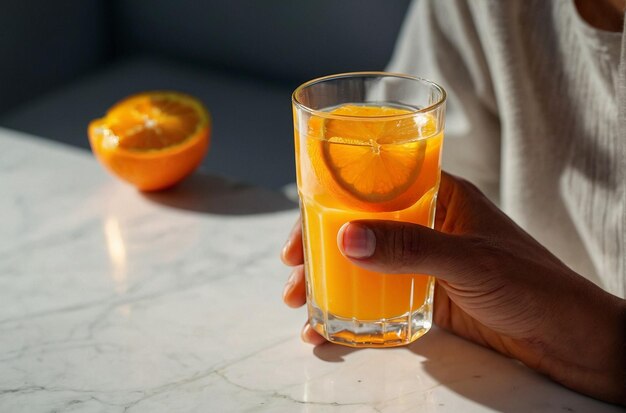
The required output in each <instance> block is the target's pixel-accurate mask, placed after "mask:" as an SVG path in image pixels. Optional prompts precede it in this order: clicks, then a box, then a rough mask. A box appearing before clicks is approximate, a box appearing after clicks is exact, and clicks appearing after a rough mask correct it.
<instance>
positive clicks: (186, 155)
mask: <svg viewBox="0 0 626 413" xmlns="http://www.w3.org/2000/svg"><path fill="white" fill-rule="evenodd" d="M88 133H89V142H90V144H91V148H92V150H93V152H94V154H95V155H96V157H97V158H98V160H99V161H100V162H102V163H103V164H104V165H105V166H106V167H107V168H108V169H109V170H111V171H112V172H113V173H114V174H115V175H117V176H118V177H120V178H122V179H124V180H125V181H127V182H130V183H131V184H133V185H135V186H136V187H137V188H139V189H140V190H144V191H152V190H158V189H163V188H167V187H169V186H172V185H174V184H175V183H177V182H178V181H180V180H181V179H183V178H184V177H185V176H187V175H188V174H190V173H191V172H192V171H193V170H194V169H195V168H196V167H197V166H198V165H199V164H200V162H201V161H202V158H203V157H204V155H205V154H206V151H207V149H208V146H209V134H210V119H209V115H208V112H207V110H206V109H205V108H204V106H203V105H202V104H201V103H200V102H199V101H198V100H196V99H195V98H193V97H191V96H188V95H185V94H182V93H178V92H161V91H158V92H144V93H140V94H138V95H134V96H131V97H129V98H126V99H124V100H123V101H121V102H119V103H118V104H116V105H115V106H113V107H112V108H111V109H109V111H108V112H107V114H106V116H105V117H104V118H101V119H96V120H94V121H92V122H91V123H90V125H89V129H88Z"/></svg>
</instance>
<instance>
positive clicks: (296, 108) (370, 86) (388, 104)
mask: <svg viewBox="0 0 626 413" xmlns="http://www.w3.org/2000/svg"><path fill="white" fill-rule="evenodd" d="M445 100H446V92H445V91H444V89H443V88H442V87H441V86H438V85H437V84H435V83H433V82H430V81H427V80H424V79H419V78H416V77H411V76H407V75H402V74H393V73H384V72H358V73H345V74H339V75H332V76H327V77H323V78H319V79H314V80H311V81H309V82H307V83H304V84H303V85H301V86H300V87H298V88H297V89H296V90H295V92H294V93H293V97H292V103H293V113H294V135H295V152H296V172H297V181H298V194H299V197H300V207H301V214H302V229H303V244H304V263H305V274H306V285H307V287H306V288H307V307H308V313H309V322H310V324H311V326H312V327H313V328H314V329H315V330H316V331H317V332H318V333H320V334H321V335H322V336H324V337H325V338H326V339H327V340H329V341H331V342H335V343H339V344H344V345H348V346H354V347H390V346H399V345H404V344H408V343H411V342H413V341H414V340H416V339H417V338H419V337H420V336H422V335H424V334H425V333H426V332H427V331H428V330H429V329H430V326H431V323H432V307H433V289H434V279H433V277H432V276H430V275H425V274H382V273H375V272H372V271H368V270H365V269H362V268H360V267H358V266H356V265H354V264H353V263H351V262H350V261H349V260H348V259H347V258H345V257H344V256H343V255H342V254H341V252H340V251H339V247H338V246H337V233H338V231H339V229H340V228H341V226H342V225H343V224H345V223H346V222H349V221H353V220H358V219H380V220H395V221H405V222H412V223H416V224H421V225H425V226H429V227H431V228H432V227H433V224H434V219H435V205H436V198H437V190H438V188H439V182H440V176H441V147H442V143H443V130H444V117H445Z"/></svg>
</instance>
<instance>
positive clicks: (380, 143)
mask: <svg viewBox="0 0 626 413" xmlns="http://www.w3.org/2000/svg"><path fill="white" fill-rule="evenodd" d="M330 113H331V114H333V115H341V117H331V118H327V119H324V120H317V119H312V121H316V122H317V123H318V124H317V125H315V122H314V124H313V127H311V126H312V125H311V124H310V125H309V126H310V130H309V133H311V132H312V130H313V131H314V130H315V129H318V128H319V129H320V130H319V131H315V132H317V136H319V137H320V140H319V141H317V142H316V143H314V145H320V146H321V148H320V149H319V150H316V152H317V151H319V155H317V154H311V155H312V156H311V157H312V158H313V157H314V156H315V158H317V159H312V162H313V164H314V168H315V170H316V171H317V172H318V173H317V174H318V177H320V178H321V179H320V181H321V182H322V185H323V186H324V187H325V189H326V190H328V191H329V192H331V193H332V194H333V195H334V196H335V197H336V198H338V199H339V200H340V201H341V202H342V203H344V204H345V205H346V206H347V207H350V208H355V209H360V210H367V211H394V210H401V209H405V208H408V207H409V206H411V205H412V204H413V203H415V202H416V201H417V200H418V199H419V198H420V197H421V196H422V195H423V193H422V192H423V191H422V190H421V188H420V184H419V180H418V176H419V175H420V171H421V169H422V165H423V163H424V157H425V152H426V141H425V140H424V139H420V138H422V137H428V136H429V135H432V134H433V133H434V131H435V127H434V122H433V121H432V120H430V118H429V117H428V116H427V115H424V114H418V115H414V116H409V117H406V116H402V115H406V114H409V113H411V112H410V111H408V110H406V109H398V108H392V107H385V106H359V105H351V104H348V105H343V106H340V107H338V108H337V109H334V110H333V111H331V112H330ZM352 118H354V119H352ZM320 161H321V162H320ZM320 163H323V165H322V164H320ZM326 175H329V176H330V179H329V177H328V176H326Z"/></svg>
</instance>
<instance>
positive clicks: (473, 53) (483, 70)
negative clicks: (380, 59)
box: [387, 0, 501, 203]
mask: <svg viewBox="0 0 626 413" xmlns="http://www.w3.org/2000/svg"><path fill="white" fill-rule="evenodd" d="M468 3H470V4H468ZM476 14H477V13H475V12H474V11H473V10H472V8H471V2H468V1H467V0H436V1H435V0H414V1H413V3H412V4H411V6H410V8H409V10H408V12H407V16H406V18H405V21H404V23H403V27H402V29H401V31H400V35H399V38H398V41H397V43H396V47H395V50H394V53H393V56H392V59H391V62H390V63H389V65H388V67H387V70H388V71H390V72H398V73H406V74H409V75H413V76H418V77H422V78H426V79H429V80H433V81H435V82H436V83H438V84H440V85H441V86H443V88H444V89H445V90H446V92H447V94H448V99H447V102H446V108H447V109H446V129H445V139H444V149H443V155H442V157H443V168H444V169H445V170H446V171H448V172H450V173H453V174H456V175H459V176H462V177H464V178H465V179H468V180H470V181H472V182H473V183H474V184H475V185H477V186H478V187H479V188H480V189H481V190H482V191H483V192H484V193H485V194H486V195H487V196H488V197H489V198H491V199H492V200H493V201H495V202H496V203H498V201H499V193H500V191H499V184H500V178H499V177H500V141H501V138H500V133H501V132H500V119H499V114H498V108H497V104H496V98H495V94H494V90H493V84H492V80H491V76H490V72H489V67H488V64H487V59H486V58H485V50H484V47H483V40H484V39H481V37H480V34H479V31H478V30H477V23H479V21H478V19H477V16H476Z"/></svg>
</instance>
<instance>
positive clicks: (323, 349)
mask: <svg viewBox="0 0 626 413" xmlns="http://www.w3.org/2000/svg"><path fill="white" fill-rule="evenodd" d="M359 350H363V349H362V348H356V347H347V346H342V345H340V344H333V343H328V342H327V343H323V344H320V345H317V346H315V347H313V354H314V355H315V357H317V358H318V359H320V360H323V361H327V362H330V363H341V362H343V361H344V357H345V356H347V355H348V354H350V353H354V352H355V351H359Z"/></svg>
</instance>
